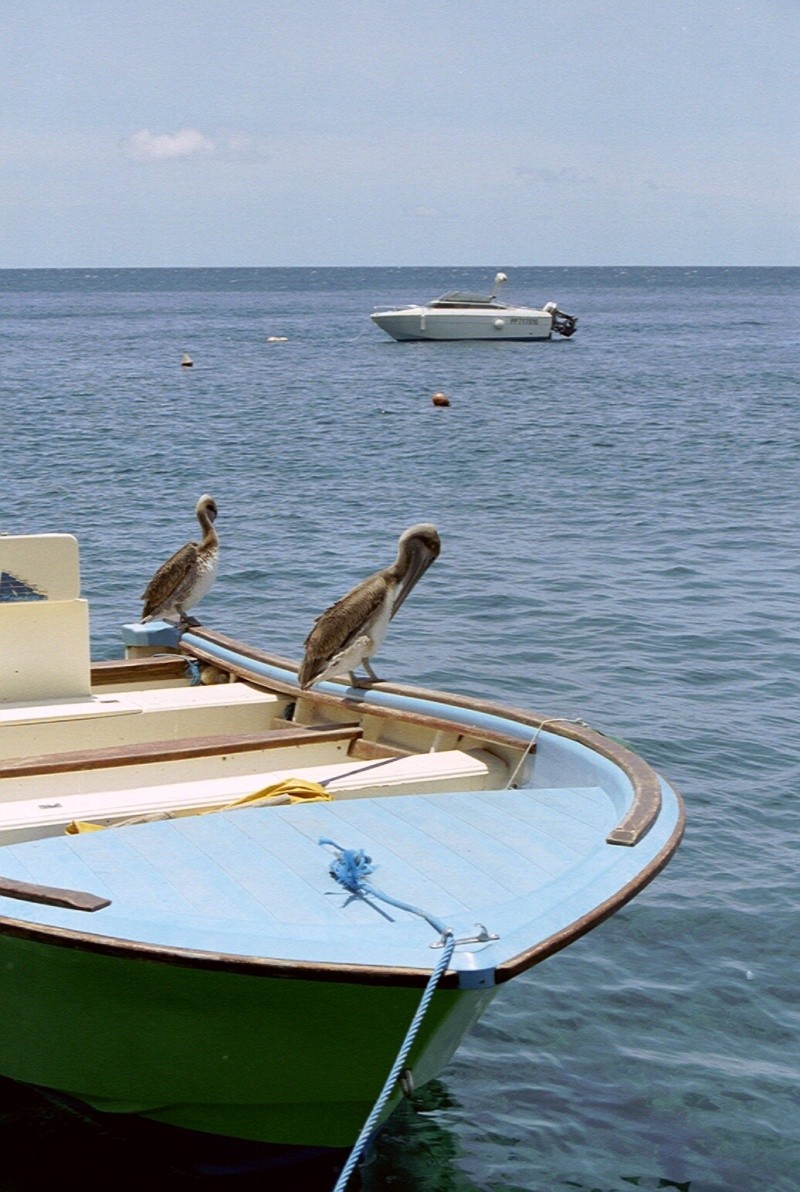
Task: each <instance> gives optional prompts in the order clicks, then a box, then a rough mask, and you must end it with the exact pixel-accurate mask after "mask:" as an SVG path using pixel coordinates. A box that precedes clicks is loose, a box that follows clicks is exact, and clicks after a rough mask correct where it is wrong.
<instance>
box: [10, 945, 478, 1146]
mask: <svg viewBox="0 0 800 1192" xmlns="http://www.w3.org/2000/svg"><path fill="white" fill-rule="evenodd" d="M0 972H3V973H5V974H6V979H5V980H3V981H2V982H0V1071H2V1073H3V1074H4V1075H5V1076H8V1077H10V1078H11V1079H13V1080H18V1081H21V1082H24V1083H27V1084H33V1085H38V1086H41V1087H44V1088H47V1089H52V1090H55V1091H57V1092H59V1093H62V1094H66V1095H67V1096H70V1097H73V1098H75V1099H77V1100H78V1101H80V1102H83V1103H84V1104H86V1105H89V1106H91V1107H92V1108H94V1109H96V1110H99V1111H102V1112H106V1113H124V1114H130V1113H134V1114H139V1115H142V1116H143V1117H146V1118H151V1119H153V1120H155V1121H159V1122H163V1123H166V1124H169V1125H172V1126H179V1127H183V1128H185V1129H191V1130H197V1131H203V1132H207V1133H212V1134H220V1135H225V1136H228V1137H232V1138H245V1139H250V1140H254V1141H259V1142H268V1143H277V1144H285V1145H300V1146H310V1147H347V1146H351V1145H352V1143H353V1142H354V1140H355V1139H356V1137H357V1136H358V1133H359V1131H360V1129H361V1127H362V1126H363V1124H364V1121H365V1119H366V1118H367V1116H368V1114H369V1113H370V1111H371V1109H372V1108H373V1105H374V1103H375V1101H376V1100H377V1097H378V1094H379V1093H380V1091H381V1089H382V1087H383V1084H384V1081H385V1079H386V1076H387V1074H388V1072H389V1070H390V1068H391V1066H392V1064H393V1063H394V1060H395V1058H396V1055H397V1053H398V1051H399V1049H400V1046H401V1044H402V1042H403V1040H404V1038H405V1034H406V1031H407V1029H408V1026H409V1024H410V1022H411V1019H412V1017H413V1015H414V1012H415V1011H416V1009H417V1006H418V1004H419V1000H420V992H421V991H420V989H419V988H418V987H417V988H414V987H407V988H406V987H402V986H395V985H390V984H387V985H376V984H370V985H361V984H358V983H353V982H348V981H322V980H297V979H294V978H292V977H287V978H285V979H283V978H276V977H274V976H272V977H261V976H258V975H250V974H243V973H240V972H230V971H224V970H222V969H214V968H206V967H193V966H186V965H175V964H170V963H160V962H156V961H153V960H149V959H133V958H127V957H120V956H113V955H105V954H102V953H98V952H89V951H83V950H81V949H80V947H70V946H61V945H54V944H50V943H44V942H41V941H36V940H30V939H22V938H16V937H15V936H13V935H3V936H2V937H0ZM11 976H13V980H10V979H8V978H9V977H11ZM495 992H496V990H495V988H489V989H480V990H440V991H437V993H436V994H435V995H434V997H433V999H432V1002H431V1005H430V1008H429V1010H428V1012H427V1014H426V1016H425V1019H424V1022H423V1025H422V1027H421V1030H420V1032H419V1034H418V1036H417V1040H416V1042H415V1044H414V1047H413V1049H412V1051H411V1054H410V1056H409V1061H408V1065H407V1066H408V1068H409V1070H410V1071H411V1073H412V1077H413V1081H414V1084H416V1085H420V1084H422V1083H424V1082H425V1081H427V1080H430V1079H432V1078H433V1077H434V1076H436V1075H437V1074H438V1073H439V1072H440V1071H441V1069H442V1068H443V1067H444V1066H445V1065H446V1064H447V1062H448V1061H449V1059H450V1057H451V1056H452V1054H453V1053H454V1051H455V1050H456V1048H457V1047H458V1045H459V1043H460V1041H461V1039H462V1038H463V1037H464V1035H465V1034H466V1033H467V1031H468V1030H469V1029H470V1027H471V1026H472V1025H473V1024H474V1023H475V1021H477V1019H478V1018H479V1017H480V1015H481V1014H482V1013H483V1011H484V1009H485V1007H486V1005H487V1004H488V1002H489V1001H490V1000H491V998H492V996H493V995H494V993H495ZM399 1096H400V1093H399V1091H398V1092H396V1093H395V1094H394V1096H393V1098H392V1100H391V1101H390V1102H389V1104H388V1106H387V1109H386V1112H385V1114H384V1118H385V1117H386V1116H388V1114H389V1113H390V1112H391V1110H392V1108H393V1107H394V1106H395V1105H396V1104H397V1100H398V1098H399Z"/></svg>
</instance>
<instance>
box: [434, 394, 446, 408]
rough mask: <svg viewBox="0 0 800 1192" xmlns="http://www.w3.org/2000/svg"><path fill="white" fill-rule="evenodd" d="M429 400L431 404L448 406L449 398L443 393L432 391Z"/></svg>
mask: <svg viewBox="0 0 800 1192" xmlns="http://www.w3.org/2000/svg"><path fill="white" fill-rule="evenodd" d="M431 401H432V402H433V404H434V405H435V406H449V405H450V398H449V397H447V396H446V395H445V394H444V393H434V395H433V397H432V398H431Z"/></svg>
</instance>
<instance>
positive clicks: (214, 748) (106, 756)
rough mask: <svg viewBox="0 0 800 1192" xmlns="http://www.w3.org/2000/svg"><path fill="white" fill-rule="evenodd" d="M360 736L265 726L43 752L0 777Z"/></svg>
mask: <svg viewBox="0 0 800 1192" xmlns="http://www.w3.org/2000/svg"><path fill="white" fill-rule="evenodd" d="M360 736H361V729H360V728H358V727H353V726H352V725H343V726H341V727H340V726H339V725H333V726H331V727H328V726H325V727H315V728H304V727H303V726H302V725H298V726H297V727H296V728H281V729H267V730H265V731H264V732H263V733H233V734H228V735H225V734H220V735H218V736H206V737H186V738H183V739H179V740H168V741H145V742H142V743H141V744H139V745H127V746H112V747H110V748H107V749H87V750H80V751H75V752H73V753H46V754H42V755H41V756H40V757H29V758H21V759H17V760H14V761H8V762H3V763H2V764H0V780H2V779H3V778H27V777H29V776H31V775H34V774H63V773H66V772H67V771H73V770H104V769H107V768H111V767H115V766H137V765H149V764H151V763H153V762H174V761H185V760H186V759H187V758H195V757H214V756H218V755H220V754H225V753H247V752H254V751H260V750H264V749H280V748H282V747H283V746H285V745H317V744H319V743H320V742H323V741H347V742H353V741H355V740H357V739H358V738H359V737H360Z"/></svg>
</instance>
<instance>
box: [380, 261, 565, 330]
mask: <svg viewBox="0 0 800 1192" xmlns="http://www.w3.org/2000/svg"><path fill="white" fill-rule="evenodd" d="M506 281H508V278H507V277H506V275H505V273H498V274H497V275H496V277H495V279H494V287H493V289H492V292H491V293H490V294H470V293H467V292H465V291H463V290H452V291H451V292H450V293H447V294H442V296H441V298H434V299H433V301H431V302H428V303H425V304H424V305H417V306H402V307H399V308H398V309H396V310H376V311H373V313H372V314H371V315H370V318H371V319H372V321H373V323H377V325H378V326H379V327H380V328H381V330H382V331H385V332H386V333H387V334H388V335H391V336H392V338H393V339H398V340H420V339H439V340H452V339H495V340H496V339H503V340H528V339H552V338H553V333H554V332H555V333H556V334H557V335H563V336H565V337H566V338H569V336H571V335H574V334H575V330H576V327H577V324H578V320H577V319H576V318H575V316H574V315H568V314H566V313H565V312H564V311H563V310H559V309H558V307H557V305H556V304H555V302H548V303H547V304H546V305H545V306H543V307H542V308H541V309H538V308H536V307H530V306H506V305H505V304H504V303H502V302H498V301H497V291H498V289H499V288H500V286H501V285H503V283H504V282H506Z"/></svg>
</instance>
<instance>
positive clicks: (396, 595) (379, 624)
mask: <svg viewBox="0 0 800 1192" xmlns="http://www.w3.org/2000/svg"><path fill="white" fill-rule="evenodd" d="M440 550H441V542H440V539H439V534H438V532H437V530H436V526H431V525H428V524H427V523H422V524H421V525H418V526H411V527H410V528H409V529H408V530H406V531H405V533H404V534H401V535H400V541H399V543H398V549H397V558H396V559H395V561H394V563H392V565H391V566H390V567H384V569H383V570H382V571H376V572H375V574H374V575H370V576H368V578H367V579H364V580H362V581H361V583H360V584H356V586H355V587H354V588H353V589H352V590H351V591H350V592H348V593H347V595H346V596H343V597H342V598H341V600H337V601H336V604H332V605H331V607H330V608H329V609H327V610H326V611H325V612H324V613H323V614H322V615H321V616H320V617H317V619H316V621H315V622H314V628H313V629H312V630H311V632H310V633H309V635H308V637H307V638H306V641H305V656H304V658H303V662H302V664H301V666H300V670H299V672H298V675H297V681H298V682H299V684H300V686H301V687H303V688H306V687H310V686H311V685H312V684H313V683H318V682H319V681H320V679H326V678H328V677H330V676H331V675H349V676H350V681H351V683H352V684H353V686H354V687H359V686H361V687H363V686H364V685H365V684H364V682H363V681H362V682H361V683H359V681H358V680H357V678H356V675H355V669H356V667H357V666H359V665H361V666H363V668H364V670H365V671H366V672H367V674H368V675H369V677H370V679H371V680H372V681H373V682H380V680H379V679H378V676H377V675H376V674H375V672H374V670H373V669H372V667H371V666H370V663H369V659H370V656H371V655H372V654H374V653H375V651H376V650H378V649H379V648H380V646H381V643H382V642H383V639H384V637H385V636H386V630H387V629H388V628H389V622H390V621H391V619H392V617H393V616H394V615H395V613H396V612H397V610H398V609H399V608H400V606H401V604H402V603H403V601H404V600H405V598H406V597H407V596H408V594H409V592H410V591H411V589H412V588H413V587H414V584H415V583H416V582H417V580H418V579H420V578H421V577H422V576H423V575H424V574H425V572H426V571H427V570H428V568H429V567H430V565H431V563H432V562H433V561H434V559H436V558H437V556H438V554H439V551H440Z"/></svg>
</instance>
